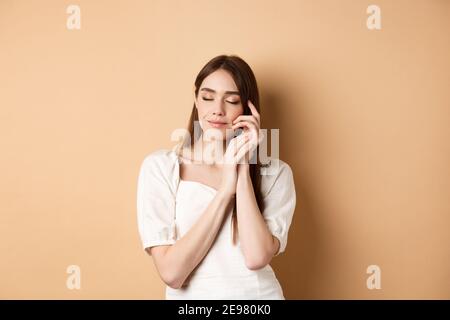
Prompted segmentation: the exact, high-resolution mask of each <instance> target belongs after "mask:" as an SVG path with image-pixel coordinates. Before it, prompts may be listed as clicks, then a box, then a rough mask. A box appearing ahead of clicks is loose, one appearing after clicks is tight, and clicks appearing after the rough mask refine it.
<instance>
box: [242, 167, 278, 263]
mask: <svg viewBox="0 0 450 320" xmlns="http://www.w3.org/2000/svg"><path fill="white" fill-rule="evenodd" d="M236 205H237V217H238V229H239V241H240V244H241V250H242V253H243V255H244V257H245V261H246V264H247V267H248V268H249V269H258V268H261V267H263V266H264V265H266V264H267V263H269V262H270V259H271V258H272V256H273V251H274V246H275V244H274V238H273V236H272V233H271V232H270V230H269V228H268V227H267V224H266V222H265V221H264V217H263V216H262V214H261V211H260V210H259V208H258V205H257V202H256V199H255V194H254V191H253V185H252V181H251V177H250V174H249V173H248V172H247V171H243V173H242V174H240V175H239V178H238V183H237V187H236Z"/></svg>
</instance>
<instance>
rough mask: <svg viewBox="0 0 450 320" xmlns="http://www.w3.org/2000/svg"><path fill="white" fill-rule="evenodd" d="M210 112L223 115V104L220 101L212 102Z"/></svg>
mask: <svg viewBox="0 0 450 320" xmlns="http://www.w3.org/2000/svg"><path fill="white" fill-rule="evenodd" d="M212 113H213V115H216V116H223V115H224V114H225V110H224V104H223V103H222V101H218V102H217V103H215V104H214V107H213V110H212Z"/></svg>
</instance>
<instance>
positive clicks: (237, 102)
mask: <svg viewBox="0 0 450 320" xmlns="http://www.w3.org/2000/svg"><path fill="white" fill-rule="evenodd" d="M202 99H203V100H204V101H213V100H214V99H206V98H205V97H202ZM227 102H228V103H231V104H239V101H236V102H230V101H227Z"/></svg>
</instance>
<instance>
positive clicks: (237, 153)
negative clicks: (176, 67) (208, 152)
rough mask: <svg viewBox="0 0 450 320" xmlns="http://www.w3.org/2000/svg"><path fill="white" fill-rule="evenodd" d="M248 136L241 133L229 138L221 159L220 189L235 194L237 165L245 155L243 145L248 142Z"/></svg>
mask: <svg viewBox="0 0 450 320" xmlns="http://www.w3.org/2000/svg"><path fill="white" fill-rule="evenodd" d="M249 139H250V136H249V135H248V134H241V135H239V136H237V137H235V138H233V139H231V140H230V143H229V144H228V146H227V150H226V151H225V154H224V156H223V159H222V181H221V184H220V189H222V190H223V191H225V192H227V193H230V194H233V195H234V194H235V193H236V184H237V178H238V172H237V166H238V163H239V162H240V161H241V159H242V157H243V156H244V155H245V149H244V148H243V146H244V145H245V144H247V143H248V141H249Z"/></svg>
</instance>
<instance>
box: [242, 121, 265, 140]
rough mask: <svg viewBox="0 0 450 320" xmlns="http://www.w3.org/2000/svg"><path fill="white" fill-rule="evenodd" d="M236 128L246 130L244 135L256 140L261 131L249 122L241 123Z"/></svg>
mask: <svg viewBox="0 0 450 320" xmlns="http://www.w3.org/2000/svg"><path fill="white" fill-rule="evenodd" d="M236 128H246V129H244V133H245V134H250V138H251V139H252V138H255V139H257V138H258V137H259V134H258V133H259V131H260V130H258V128H257V127H256V126H255V125H254V124H252V123H249V122H240V123H238V124H236Z"/></svg>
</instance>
